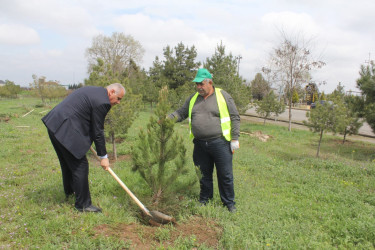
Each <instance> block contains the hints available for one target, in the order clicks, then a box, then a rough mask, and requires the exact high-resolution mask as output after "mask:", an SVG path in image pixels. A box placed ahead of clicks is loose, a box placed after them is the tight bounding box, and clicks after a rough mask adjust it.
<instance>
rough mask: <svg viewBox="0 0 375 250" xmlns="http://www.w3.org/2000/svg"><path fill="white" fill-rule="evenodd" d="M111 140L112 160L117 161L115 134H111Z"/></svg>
mask: <svg viewBox="0 0 375 250" xmlns="http://www.w3.org/2000/svg"><path fill="white" fill-rule="evenodd" d="M111 140H112V149H113V158H114V159H115V161H117V149H116V141H115V133H111Z"/></svg>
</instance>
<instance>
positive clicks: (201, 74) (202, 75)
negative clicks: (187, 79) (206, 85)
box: [193, 68, 212, 82]
mask: <svg viewBox="0 0 375 250" xmlns="http://www.w3.org/2000/svg"><path fill="white" fill-rule="evenodd" d="M207 78H208V79H212V75H211V74H210V72H208V70H207V69H204V68H201V69H198V72H197V75H196V76H195V78H194V80H193V82H202V81H203V80H204V79H207Z"/></svg>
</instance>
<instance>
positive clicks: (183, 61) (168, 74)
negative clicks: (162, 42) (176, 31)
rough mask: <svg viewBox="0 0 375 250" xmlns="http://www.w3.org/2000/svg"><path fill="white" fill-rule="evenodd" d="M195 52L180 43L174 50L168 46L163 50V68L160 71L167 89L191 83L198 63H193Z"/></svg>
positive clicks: (192, 48) (193, 49)
mask: <svg viewBox="0 0 375 250" xmlns="http://www.w3.org/2000/svg"><path fill="white" fill-rule="evenodd" d="M196 57H197V50H196V49H195V47H194V46H192V47H191V48H190V49H189V47H188V46H186V47H185V45H184V44H183V43H182V42H180V43H179V44H177V46H176V47H174V49H171V48H170V46H169V45H168V46H167V47H166V48H164V58H165V61H164V68H163V71H162V74H163V78H164V79H165V81H166V83H167V85H168V87H169V89H177V88H178V87H180V86H182V85H184V84H185V83H186V82H189V81H190V82H191V81H192V79H194V76H195V70H196V69H198V68H199V66H200V63H199V62H195V59H196Z"/></svg>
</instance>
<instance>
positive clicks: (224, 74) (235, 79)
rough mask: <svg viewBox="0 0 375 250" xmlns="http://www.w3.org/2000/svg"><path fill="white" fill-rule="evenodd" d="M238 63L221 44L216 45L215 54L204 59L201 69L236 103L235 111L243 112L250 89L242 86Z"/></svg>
mask: <svg viewBox="0 0 375 250" xmlns="http://www.w3.org/2000/svg"><path fill="white" fill-rule="evenodd" d="M237 66H238V62H237V60H236V58H235V57H234V56H233V55H232V53H231V52H230V53H229V54H227V53H226V51H225V46H224V45H223V43H222V42H221V43H220V44H219V45H217V47H216V49H215V53H214V54H213V55H212V56H211V57H210V58H207V59H206V62H205V63H204V65H203V67H204V68H206V69H208V71H210V73H211V74H212V75H213V77H212V79H213V82H214V84H215V86H218V87H221V88H223V89H224V90H225V91H227V92H228V93H229V94H230V95H231V96H232V98H233V100H234V101H235V103H236V106H237V109H238V110H239V111H240V112H243V111H245V110H246V109H247V107H248V105H249V103H250V101H251V88H250V86H247V85H245V84H244V81H243V79H242V77H240V76H239V75H238V72H237Z"/></svg>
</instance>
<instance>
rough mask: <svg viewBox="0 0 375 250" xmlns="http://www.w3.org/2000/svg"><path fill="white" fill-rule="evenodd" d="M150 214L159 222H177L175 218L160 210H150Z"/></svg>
mask: <svg viewBox="0 0 375 250" xmlns="http://www.w3.org/2000/svg"><path fill="white" fill-rule="evenodd" d="M150 214H151V215H152V220H153V221H155V222H157V223H159V224H168V223H173V224H174V223H176V220H175V218H173V217H171V216H169V215H166V214H163V213H161V212H159V211H150Z"/></svg>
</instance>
